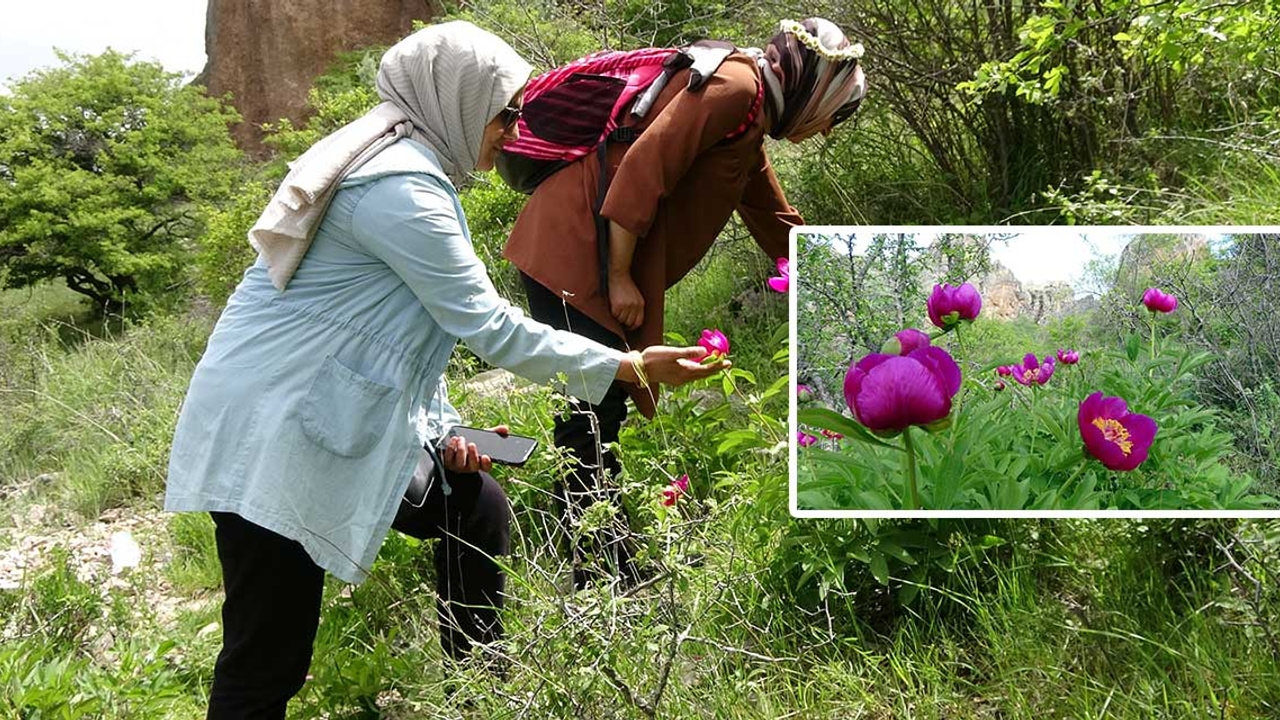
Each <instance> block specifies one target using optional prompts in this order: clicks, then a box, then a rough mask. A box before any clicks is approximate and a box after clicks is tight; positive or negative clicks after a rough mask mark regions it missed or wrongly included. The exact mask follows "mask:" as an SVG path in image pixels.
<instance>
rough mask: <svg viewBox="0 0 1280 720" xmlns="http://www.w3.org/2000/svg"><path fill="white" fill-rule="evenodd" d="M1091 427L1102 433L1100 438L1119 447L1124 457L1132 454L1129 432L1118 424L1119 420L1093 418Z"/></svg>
mask: <svg viewBox="0 0 1280 720" xmlns="http://www.w3.org/2000/svg"><path fill="white" fill-rule="evenodd" d="M1093 425H1094V427H1096V428H1098V429H1099V430H1101V431H1102V437H1104V438H1106V440H1107V441H1108V442H1113V443H1115V444H1116V445H1117V446H1119V448H1120V451H1121V452H1123V453H1124V454H1125V455H1130V454H1132V453H1133V441H1132V440H1130V439H1129V431H1128V430H1127V429H1126V428H1125V426H1123V425H1121V424H1120V421H1119V420H1113V419H1111V418H1094V419H1093Z"/></svg>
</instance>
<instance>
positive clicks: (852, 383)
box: [844, 353, 896, 416]
mask: <svg viewBox="0 0 1280 720" xmlns="http://www.w3.org/2000/svg"><path fill="white" fill-rule="evenodd" d="M891 357H896V356H895V355H884V354H882V353H873V354H871V355H868V356H866V357H864V358H862V359H861V360H859V361H858V362H856V363H854V364H853V365H852V366H850V368H849V372H847V373H845V376H844V402H845V404H846V405H848V406H849V412H851V413H853V414H854V416H857V414H858V410H857V408H856V407H855V406H854V399H855V398H856V397H857V396H858V393H859V392H860V391H861V389H862V382H863V380H865V379H866V377H867V373H869V372H871V369H872V368H874V367H876V366H878V365H880V364H881V363H883V362H884V361H886V360H888V359H889V358H891Z"/></svg>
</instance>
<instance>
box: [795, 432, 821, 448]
mask: <svg viewBox="0 0 1280 720" xmlns="http://www.w3.org/2000/svg"><path fill="white" fill-rule="evenodd" d="M816 442H818V436H817V435H810V434H809V433H807V432H805V431H803V430H797V431H796V444H797V445H799V446H800V447H809V446H810V445H812V444H814V443H816Z"/></svg>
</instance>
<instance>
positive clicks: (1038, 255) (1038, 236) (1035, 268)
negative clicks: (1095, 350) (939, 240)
mask: <svg viewBox="0 0 1280 720" xmlns="http://www.w3.org/2000/svg"><path fill="white" fill-rule="evenodd" d="M1010 232H1014V233H1017V236H1016V237H1014V238H1013V239H1012V240H1009V241H1008V242H1007V243H996V244H994V245H993V246H992V247H991V255H992V257H993V258H994V259H995V260H998V261H999V262H1000V263H1001V264H1002V265H1004V266H1005V267H1007V268H1009V270H1011V271H1012V272H1013V274H1014V275H1015V276H1016V277H1017V278H1018V279H1019V280H1021V281H1022V282H1024V283H1036V284H1041V283H1047V282H1065V283H1069V284H1070V285H1072V287H1073V288H1074V289H1076V290H1077V291H1080V289H1081V288H1080V279H1081V277H1082V275H1083V274H1084V269H1085V265H1086V264H1087V263H1088V262H1089V261H1090V260H1092V259H1094V258H1095V257H1112V256H1116V255H1119V254H1120V253H1121V252H1122V251H1123V250H1124V248H1125V246H1126V245H1128V244H1129V241H1130V240H1131V239H1132V238H1131V237H1130V236H1129V235H1126V234H1118V233H1116V232H1112V231H1094V232H1090V233H1088V235H1087V236H1085V235H1082V234H1081V233H1079V232H1075V231H1071V230H1067V229H1064V228H1060V227H1059V228H1031V229H1023V230H1012V229H1011V230H1010ZM916 235H917V236H918V239H919V240H921V241H922V242H923V243H924V244H928V243H929V242H931V241H932V239H933V234H932V233H916ZM871 236H872V234H871V233H865V232H862V233H857V234H856V235H855V241H854V243H855V248H861V247H866V245H867V243H869V242H870V241H871ZM841 247H843V245H842V246H841Z"/></svg>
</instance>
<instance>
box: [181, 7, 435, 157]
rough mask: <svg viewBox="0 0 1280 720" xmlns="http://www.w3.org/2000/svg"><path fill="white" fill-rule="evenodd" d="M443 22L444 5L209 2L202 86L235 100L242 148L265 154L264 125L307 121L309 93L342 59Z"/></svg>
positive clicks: (237, 137) (201, 77)
mask: <svg viewBox="0 0 1280 720" xmlns="http://www.w3.org/2000/svg"><path fill="white" fill-rule="evenodd" d="M440 14H441V6H440V4H439V2H438V1H437V0H381V1H374V2H369V1H368V0H247V1H246V0H209V8H208V15H207V18H206V21H205V52H206V53H207V54H208V56H209V59H208V63H207V64H206V65H205V67H204V71H203V72H202V73H201V74H200V76H199V77H197V78H196V83H198V84H202V85H204V86H205V87H206V88H208V91H209V94H210V95H213V96H222V95H224V94H226V93H230V94H231V96H232V100H231V102H232V104H233V105H234V106H235V107H236V109H237V110H239V111H240V115H241V116H242V117H243V118H244V121H243V122H241V123H240V124H239V125H237V126H236V127H234V128H233V129H232V131H233V133H234V135H235V138H236V142H237V143H238V144H239V145H240V147H241V148H243V149H245V150H247V151H249V152H252V153H260V152H262V150H263V146H262V132H261V129H260V126H261V125H262V123H266V122H276V121H278V120H279V119H281V118H288V119H290V120H292V121H294V122H295V123H296V122H298V121H300V120H302V119H304V118H305V117H306V115H307V91H308V89H309V88H310V87H311V83H312V81H313V80H314V79H315V78H316V76H318V75H320V74H322V73H323V72H324V71H325V70H326V69H327V68H328V67H329V65H330V63H332V62H333V59H334V56H335V55H336V54H338V53H341V52H345V51H349V50H355V49H358V48H361V47H366V46H369V45H374V44H383V45H390V44H391V43H394V42H396V41H397V40H399V39H400V38H402V37H404V36H405V35H407V34H408V33H409V31H410V30H412V28H413V21H414V20H423V21H429V20H431V19H432V18H434V17H437V16H439V15H440Z"/></svg>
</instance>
